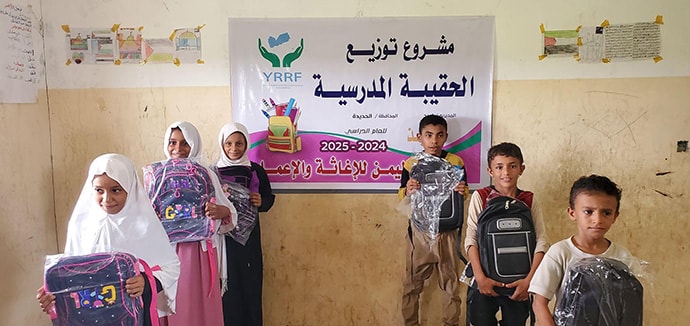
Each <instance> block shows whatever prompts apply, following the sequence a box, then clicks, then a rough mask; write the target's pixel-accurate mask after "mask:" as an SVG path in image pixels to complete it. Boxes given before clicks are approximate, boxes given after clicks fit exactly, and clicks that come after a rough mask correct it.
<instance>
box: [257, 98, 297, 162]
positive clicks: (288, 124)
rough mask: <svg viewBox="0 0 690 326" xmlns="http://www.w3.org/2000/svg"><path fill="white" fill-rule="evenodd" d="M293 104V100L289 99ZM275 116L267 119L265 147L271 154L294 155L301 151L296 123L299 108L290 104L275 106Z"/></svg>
mask: <svg viewBox="0 0 690 326" xmlns="http://www.w3.org/2000/svg"><path fill="white" fill-rule="evenodd" d="M290 100H291V102H292V103H293V104H294V99H290ZM274 108H275V112H276V115H271V116H269V117H268V134H267V135H266V146H268V150H270V151H272V152H285V153H295V152H299V151H301V150H302V138H300V137H299V136H297V122H298V120H299V117H300V115H301V111H300V108H299V107H292V106H290V103H283V104H276V105H275V106H274Z"/></svg>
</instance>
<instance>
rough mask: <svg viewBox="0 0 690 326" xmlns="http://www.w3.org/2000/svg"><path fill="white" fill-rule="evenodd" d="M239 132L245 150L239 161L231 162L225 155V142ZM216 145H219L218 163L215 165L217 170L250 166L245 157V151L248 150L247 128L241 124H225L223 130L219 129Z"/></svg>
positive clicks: (247, 158)
mask: <svg viewBox="0 0 690 326" xmlns="http://www.w3.org/2000/svg"><path fill="white" fill-rule="evenodd" d="M236 132H239V133H241V134H242V135H243V136H244V141H245V143H246V144H245V145H246V149H245V151H244V153H242V157H240V159H239V160H231V159H230V158H229V157H228V155H227V154H225V147H224V144H225V140H226V139H227V138H228V137H229V136H230V135H232V134H234V133H236ZM218 144H219V145H220V157H219V158H218V163H216V166H218V167H219V168H222V167H226V166H237V165H244V166H251V165H252V162H251V161H249V157H247V151H248V150H249V144H250V141H249V132H248V131H247V127H245V126H244V125H243V124H241V123H237V122H234V123H227V124H225V125H224V126H223V128H221V129H220V133H219V134H218Z"/></svg>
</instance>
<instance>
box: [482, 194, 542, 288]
mask: <svg viewBox="0 0 690 326" xmlns="http://www.w3.org/2000/svg"><path fill="white" fill-rule="evenodd" d="M477 191H478V192H479V194H480V197H482V200H486V204H485V205H484V210H482V212H481V213H480V214H479V216H478V217H477V241H478V247H479V248H478V249H479V259H480V261H481V264H482V270H483V271H484V274H485V275H486V276H487V277H489V278H491V279H493V280H496V281H498V282H502V283H512V282H514V281H517V280H519V279H522V278H525V276H527V275H528V274H529V271H530V269H531V267H532V259H533V257H534V248H535V247H536V244H537V237H536V232H535V230H534V222H533V221H532V211H531V208H530V207H531V206H532V197H533V193H532V192H529V191H520V190H518V194H517V198H511V197H508V196H502V195H499V194H498V193H497V192H496V191H495V189H493V188H491V187H487V188H482V189H478V190H477ZM494 291H496V293H498V294H500V295H506V296H510V295H512V294H513V292H515V289H514V288H512V289H510V288H503V287H501V288H499V287H496V288H494Z"/></svg>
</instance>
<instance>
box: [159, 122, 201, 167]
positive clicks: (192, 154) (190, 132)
mask: <svg viewBox="0 0 690 326" xmlns="http://www.w3.org/2000/svg"><path fill="white" fill-rule="evenodd" d="M175 128H180V131H182V135H183V136H184V139H185V140H186V141H187V144H189V146H190V147H191V149H190V151H189V158H198V157H199V156H200V155H201V135H199V130H197V129H196V127H194V125H193V124H191V123H189V122H187V121H176V122H173V123H172V124H171V125H170V126H169V127H168V130H166V131H165V138H164V139H163V153H165V157H167V158H170V153H169V152H168V142H169V141H170V135H171V134H172V132H173V129H175Z"/></svg>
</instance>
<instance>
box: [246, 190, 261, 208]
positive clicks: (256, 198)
mask: <svg viewBox="0 0 690 326" xmlns="http://www.w3.org/2000/svg"><path fill="white" fill-rule="evenodd" d="M249 200H250V201H251V202H252V205H254V206H256V207H260V206H261V194H260V193H258V192H252V193H250V194H249Z"/></svg>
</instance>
